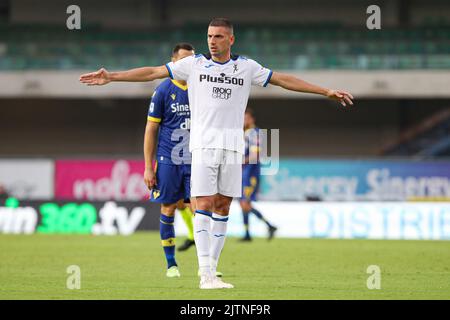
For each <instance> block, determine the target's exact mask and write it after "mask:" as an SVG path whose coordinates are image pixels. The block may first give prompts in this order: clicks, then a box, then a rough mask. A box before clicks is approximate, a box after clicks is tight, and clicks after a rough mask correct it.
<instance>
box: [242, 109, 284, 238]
mask: <svg viewBox="0 0 450 320" xmlns="http://www.w3.org/2000/svg"><path fill="white" fill-rule="evenodd" d="M244 136H245V154H244V157H245V159H244V164H243V166H242V198H241V199H240V201H239V204H240V205H241V209H242V214H243V218H244V227H245V236H244V237H243V238H242V239H241V241H251V240H252V237H251V235H250V229H249V215H250V213H253V214H254V215H255V216H256V217H257V218H258V219H260V220H261V221H263V222H264V223H265V224H266V225H267V228H268V233H269V237H268V238H269V240H271V239H272V238H273V235H274V233H275V231H276V230H277V228H276V227H274V226H273V225H271V224H270V223H269V222H268V221H267V220H266V219H265V218H264V217H263V215H262V214H261V212H259V211H258V210H257V209H255V208H254V207H252V201H256V195H257V193H258V188H259V178H260V175H261V164H260V162H259V150H260V146H259V128H258V127H256V123H255V116H254V113H253V110H252V109H250V108H247V110H245V115H244Z"/></svg>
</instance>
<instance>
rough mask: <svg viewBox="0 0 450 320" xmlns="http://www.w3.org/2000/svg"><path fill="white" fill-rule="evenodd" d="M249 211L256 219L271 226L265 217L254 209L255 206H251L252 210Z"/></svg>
mask: <svg viewBox="0 0 450 320" xmlns="http://www.w3.org/2000/svg"><path fill="white" fill-rule="evenodd" d="M250 212H252V213H253V214H254V215H255V216H256V217H257V218H258V219H260V220H262V221H264V222H265V223H266V224H267V226H268V227H270V226H271V225H270V223H269V222H268V221H267V220H266V219H264V217H263V215H262V214H261V212H259V211H258V210H256V209H255V208H252V210H250Z"/></svg>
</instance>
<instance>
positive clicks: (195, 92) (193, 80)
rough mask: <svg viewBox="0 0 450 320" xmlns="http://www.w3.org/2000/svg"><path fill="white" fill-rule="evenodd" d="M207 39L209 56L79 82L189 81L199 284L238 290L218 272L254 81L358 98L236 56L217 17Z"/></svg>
mask: <svg viewBox="0 0 450 320" xmlns="http://www.w3.org/2000/svg"><path fill="white" fill-rule="evenodd" d="M207 39H208V47H209V53H208V54H204V55H203V54H199V55H195V56H194V55H193V56H189V57H186V58H183V59H181V60H178V61H177V62H170V63H168V64H166V65H164V66H159V67H143V68H136V69H131V70H128V71H122V72H108V71H107V70H105V69H104V68H102V69H100V70H98V71H96V72H92V73H88V74H84V75H82V76H81V77H80V81H81V82H82V83H85V84H87V85H104V84H107V83H109V82H111V81H152V80H155V79H162V78H166V77H168V76H169V77H171V78H172V79H175V80H184V81H187V85H188V87H189V92H188V95H189V101H190V107H191V131H190V144H189V150H190V151H191V152H192V166H191V197H195V199H196V208H197V210H196V212H195V218H194V238H195V243H196V248H197V256H198V263H199V268H200V272H201V277H200V288H201V289H220V288H233V285H232V284H229V283H225V282H223V281H222V280H221V279H220V278H218V277H216V276H215V273H216V268H217V264H218V261H219V257H220V253H221V251H222V248H223V246H224V243H225V237H226V231H227V221H228V213H229V210H230V204H231V201H232V199H233V197H240V196H241V195H242V192H241V188H242V156H243V153H244V133H243V127H244V113H245V108H246V106H247V101H248V97H249V95H250V89H251V86H252V85H257V86H262V87H266V86H267V85H268V84H269V83H270V84H272V85H277V86H280V87H282V88H285V89H287V90H292V91H298V92H307V93H315V94H320V95H323V96H326V97H328V98H330V99H333V100H337V101H339V102H340V103H341V104H342V105H343V106H346V105H347V104H350V105H352V104H353V102H352V99H353V96H352V95H351V94H350V93H348V92H345V91H341V90H331V89H326V88H322V87H319V86H316V85H313V84H310V83H308V82H306V81H303V80H301V79H298V78H296V77H294V76H291V75H289V74H284V73H279V72H273V71H272V70H270V69H267V68H264V67H262V66H261V65H260V64H258V63H257V62H256V61H254V60H252V59H248V58H245V57H242V56H237V55H233V54H232V53H231V46H232V45H233V44H234V40H235V38H234V35H233V26H232V24H231V22H230V21H229V20H228V19H225V18H215V19H213V20H212V21H211V22H210V24H209V27H208V35H207Z"/></svg>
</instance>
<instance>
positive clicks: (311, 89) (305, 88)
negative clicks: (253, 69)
mask: <svg viewBox="0 0 450 320" xmlns="http://www.w3.org/2000/svg"><path fill="white" fill-rule="evenodd" d="M270 83H271V84H273V85H276V86H280V87H282V88H284V89H287V90H291V91H298V92H305V93H315V94H320V95H323V96H326V97H328V98H330V99H333V100H336V101H339V102H340V103H341V104H342V105H343V106H344V107H345V106H346V105H347V103H348V104H349V105H353V101H352V99H353V96H352V95H351V94H350V93H348V92H346V91H342V90H332V89H326V88H322V87H319V86H317V85H314V84H311V83H308V82H306V81H304V80H301V79H299V78H296V77H294V76H291V75H290V74H286V73H280V72H274V73H273V74H272V78H270Z"/></svg>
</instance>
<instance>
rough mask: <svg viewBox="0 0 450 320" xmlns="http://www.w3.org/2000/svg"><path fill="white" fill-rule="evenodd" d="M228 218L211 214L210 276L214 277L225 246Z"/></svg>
mask: <svg viewBox="0 0 450 320" xmlns="http://www.w3.org/2000/svg"><path fill="white" fill-rule="evenodd" d="M227 222H228V216H221V215H218V214H216V213H213V214H212V219H211V246H210V248H209V256H210V265H211V274H212V275H213V276H214V275H216V270H217V263H218V262H219V258H220V253H221V252H222V248H223V246H224V244H225V237H226V234H227V225H228V223H227Z"/></svg>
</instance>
